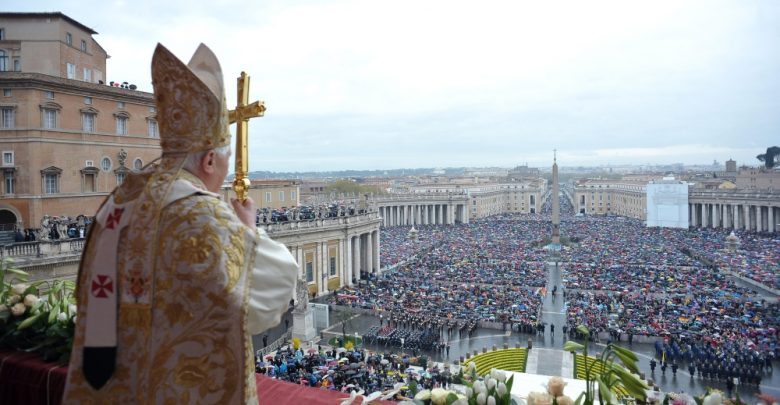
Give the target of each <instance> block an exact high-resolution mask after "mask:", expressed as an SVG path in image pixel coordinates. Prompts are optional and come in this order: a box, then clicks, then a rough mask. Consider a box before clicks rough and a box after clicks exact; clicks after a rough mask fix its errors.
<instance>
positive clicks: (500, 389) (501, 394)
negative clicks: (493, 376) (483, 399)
mask: <svg viewBox="0 0 780 405" xmlns="http://www.w3.org/2000/svg"><path fill="white" fill-rule="evenodd" d="M496 392H498V396H499V397H501V398H503V397H504V395H506V384H504V383H503V382H500V383H498V388H496Z"/></svg>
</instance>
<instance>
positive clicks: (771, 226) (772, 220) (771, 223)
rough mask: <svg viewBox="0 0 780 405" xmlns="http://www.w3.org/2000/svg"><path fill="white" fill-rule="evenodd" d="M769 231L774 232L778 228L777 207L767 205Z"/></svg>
mask: <svg viewBox="0 0 780 405" xmlns="http://www.w3.org/2000/svg"><path fill="white" fill-rule="evenodd" d="M766 214H767V231H768V232H774V231H775V229H776V226H775V225H776V224H775V207H773V206H771V205H770V206H768V207H767V213H766Z"/></svg>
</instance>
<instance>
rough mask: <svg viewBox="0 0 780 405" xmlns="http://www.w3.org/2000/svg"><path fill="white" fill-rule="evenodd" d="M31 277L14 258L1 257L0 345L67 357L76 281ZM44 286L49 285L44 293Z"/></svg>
mask: <svg viewBox="0 0 780 405" xmlns="http://www.w3.org/2000/svg"><path fill="white" fill-rule="evenodd" d="M27 278H28V275H27V273H25V272H23V271H21V270H19V269H16V268H13V267H12V262H11V261H10V260H8V259H6V260H2V261H0V336H2V337H3V339H1V340H0V347H3V348H11V349H16V350H25V351H37V352H39V353H41V354H42V355H43V358H44V360H59V361H63V362H64V361H67V359H68V356H69V355H70V348H71V346H72V344H73V334H74V328H75V322H76V305H75V298H74V297H73V292H74V290H75V283H74V282H73V281H70V280H66V281H63V280H58V281H54V282H51V283H50V282H47V281H37V282H34V283H27ZM42 286H46V287H48V289H47V290H46V292H45V295H43V296H41V287H42Z"/></svg>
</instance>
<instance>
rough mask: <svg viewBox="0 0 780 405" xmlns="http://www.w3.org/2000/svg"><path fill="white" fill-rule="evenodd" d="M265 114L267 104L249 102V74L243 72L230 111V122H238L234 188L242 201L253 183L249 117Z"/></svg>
mask: <svg viewBox="0 0 780 405" xmlns="http://www.w3.org/2000/svg"><path fill="white" fill-rule="evenodd" d="M263 114H265V104H264V103H263V102H262V101H255V102H254V103H252V104H249V75H247V74H246V72H241V76H239V77H238V104H237V105H236V109H235V110H230V111H229V112H228V119H229V120H230V123H231V124H232V123H234V122H235V123H236V178H235V180H233V190H234V191H235V192H236V197H237V198H238V199H239V200H240V201H244V200H246V193H247V191H248V190H249V186H250V185H251V183H250V181H249V178H248V177H247V175H248V174H249V141H248V139H247V138H248V137H249V119H250V118H255V117H262V116H263Z"/></svg>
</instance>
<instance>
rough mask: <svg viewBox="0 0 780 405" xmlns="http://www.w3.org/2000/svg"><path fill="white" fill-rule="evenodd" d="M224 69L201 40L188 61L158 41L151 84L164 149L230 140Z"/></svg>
mask: <svg viewBox="0 0 780 405" xmlns="http://www.w3.org/2000/svg"><path fill="white" fill-rule="evenodd" d="M223 83H224V82H223V80H222V69H221V68H220V66H219V61H217V57H216V56H215V55H214V53H213V52H211V49H209V48H208V47H207V46H206V45H203V44H200V46H199V47H198V49H197V50H196V51H195V54H194V55H192V59H191V60H190V63H189V64H187V65H185V64H184V63H182V62H181V61H180V60H179V59H178V58H176V56H174V55H173V54H172V53H171V52H170V51H169V50H168V49H167V48H165V47H164V46H162V45H161V44H157V48H156V49H155V50H154V56H153V57H152V84H153V85H154V97H155V100H156V103H157V123H158V125H159V127H160V144H161V146H162V150H163V153H189V152H199V151H205V150H209V149H213V148H218V147H221V146H226V145H229V144H230V131H229V129H228V126H229V124H230V123H229V121H228V112H227V106H226V103H225V91H224V84H223Z"/></svg>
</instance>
